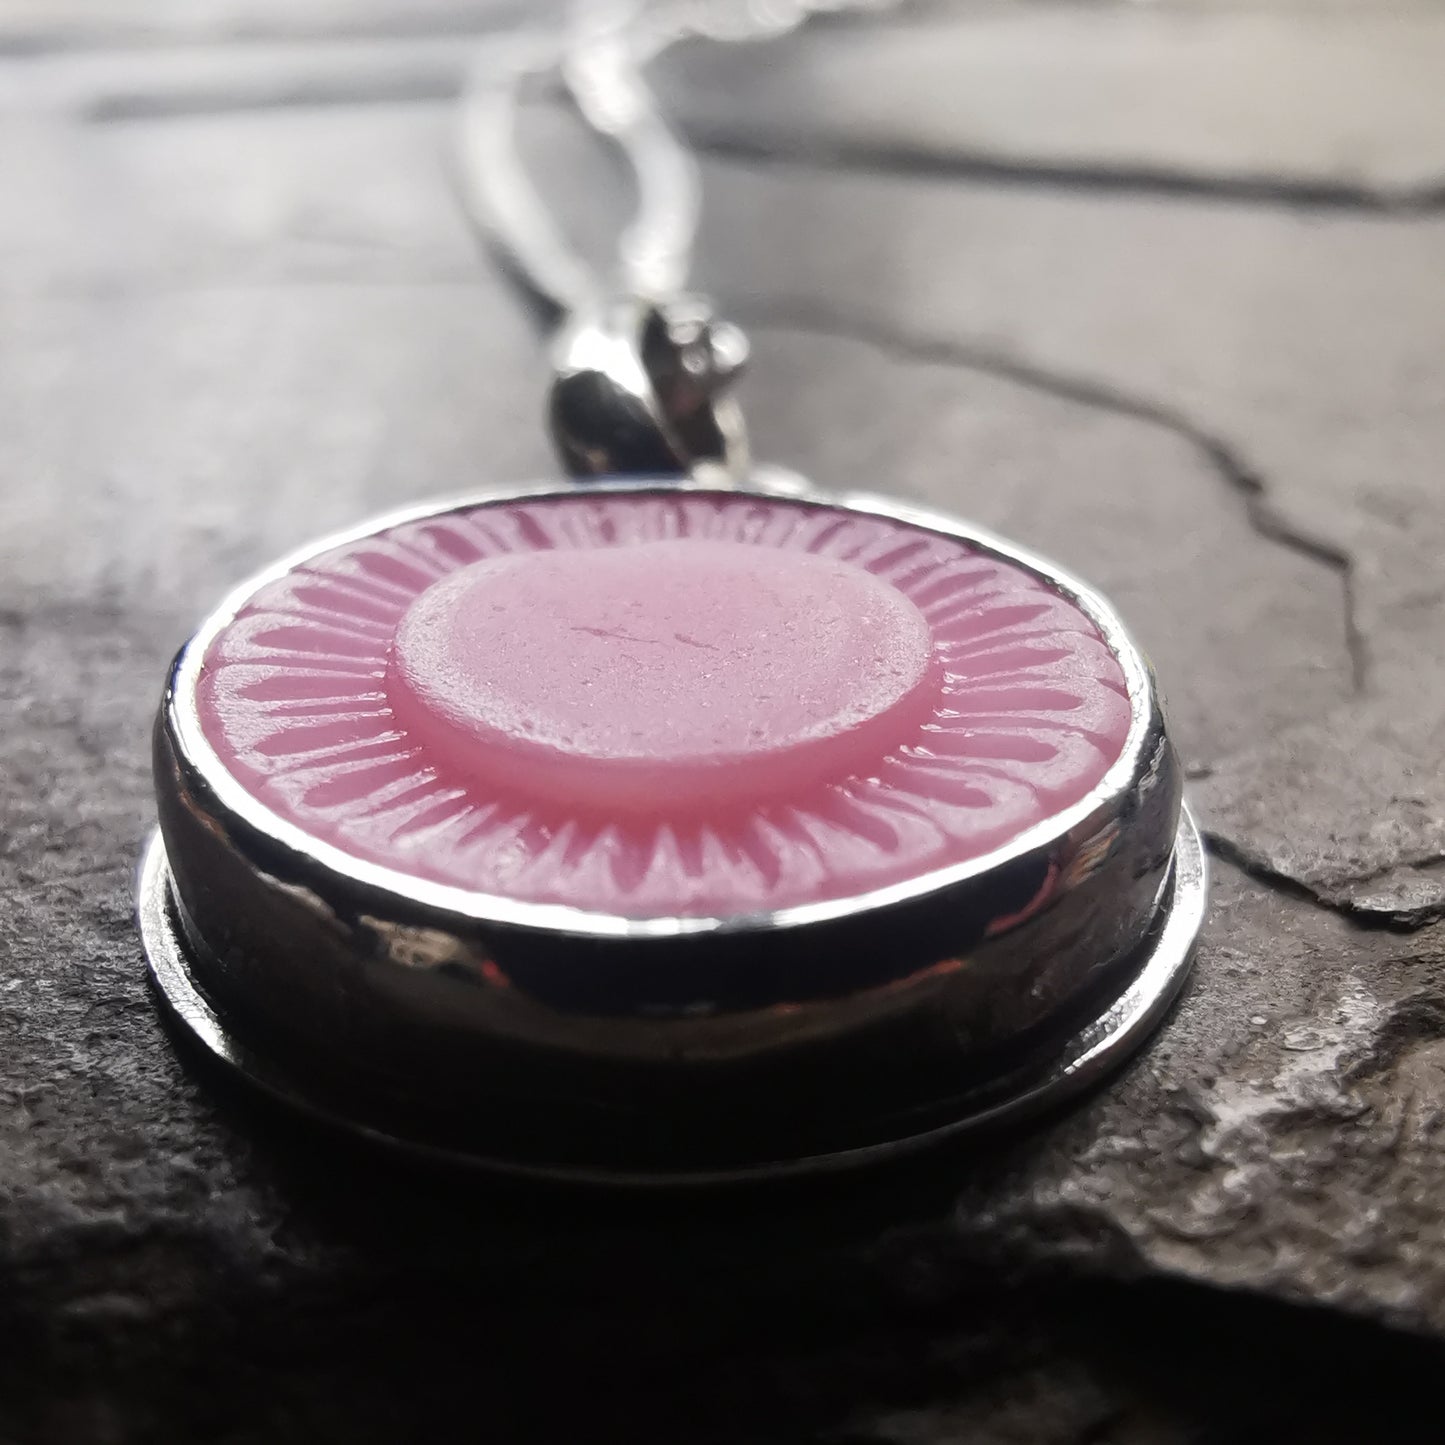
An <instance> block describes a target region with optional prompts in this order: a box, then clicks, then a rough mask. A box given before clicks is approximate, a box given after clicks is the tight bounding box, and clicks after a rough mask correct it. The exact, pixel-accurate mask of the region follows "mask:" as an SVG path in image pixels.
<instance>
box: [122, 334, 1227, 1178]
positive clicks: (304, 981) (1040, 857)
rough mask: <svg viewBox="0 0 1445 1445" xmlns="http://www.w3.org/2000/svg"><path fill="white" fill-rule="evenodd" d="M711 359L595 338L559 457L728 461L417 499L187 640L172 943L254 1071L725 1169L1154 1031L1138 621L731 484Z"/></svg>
mask: <svg viewBox="0 0 1445 1445" xmlns="http://www.w3.org/2000/svg"><path fill="white" fill-rule="evenodd" d="M588 327H590V328H592V332H593V340H592V343H589V344H586V345H581V347H580V351H579V350H578V345H579V343H578V337H579V336H581V337H583V338H584V340H585V336H586V329H587V328H588ZM658 328H661V329H660V331H659V332H658V334H659V335H660V336H661V337H662V338H663V341H664V343H666V345H664V347H663V350H664V351H666V349H667V345H671V344H672V343H676V345H675V346H674V347H673V350H674V351H675V352H676V353H677V354H676V355H671V356H666V357H664V361H663V362H659V361H658V359H657V358H658V346H657V344H656V340H657V338H656V337H655V336H654V337H653V338H652V349H651V352H650V353H649V352H648V350H647V346H648V344H649V343H648V340H647V336H648V332H649V330H654V331H656V330H657V329H658ZM599 331H600V332H605V333H606V334H607V335H609V336H611V337H612V339H613V340H614V341H617V342H619V346H620V347H621V351H622V354H625V355H627V356H629V357H631V358H632V359H633V360H634V361H638V365H636V366H633V367H632V368H631V369H630V370H629V369H627V368H623V370H622V373H621V375H620V376H619V375H618V374H617V372H616V371H615V369H614V370H604V371H595V372H594V371H591V370H589V368H588V367H587V365H585V358H586V357H587V356H588V355H593V354H597V352H598V348H597V346H596V345H595V339H596V334H598V332H599ZM619 338H621V341H619ZM713 340H714V338H713V337H712V335H711V333H710V331H709V330H708V328H707V327H706V326H704V327H703V328H702V329H701V330H699V329H698V327H697V325H696V318H695V317H694V316H689V318H688V320H687V322H686V325H685V326H683V327H682V329H681V330H680V331H679V329H678V326H677V324H676V318H675V317H670V316H669V315H668V313H667V312H666V311H665V310H659V309H657V308H653V307H646V306H643V307H636V306H634V307H632V308H631V309H624V310H623V311H622V312H619V311H617V309H616V308H615V307H613V308H612V309H611V310H609V312H608V313H607V314H606V315H605V316H601V317H597V316H594V317H592V318H590V319H586V320H584V321H583V322H581V323H579V324H578V328H577V329H576V330H575V331H574V333H573V334H570V335H564V337H563V339H562V343H561V360H560V361H559V366H558V381H557V389H556V392H555V394H554V420H555V421H556V423H557V425H558V430H559V431H560V432H561V433H562V435H561V436H560V437H559V442H560V445H561V449H562V451H563V454H564V455H567V456H570V457H571V458H572V459H573V462H574V465H577V463H578V459H579V458H581V459H583V460H584V461H585V460H586V459H594V460H596V461H597V462H598V464H599V465H600V466H601V467H602V468H603V469H605V470H609V471H613V470H615V471H622V472H628V471H635V470H637V462H638V455H637V454H636V453H630V452H628V451H627V449H626V446H625V445H624V443H623V441H620V440H619V438H623V439H626V438H631V439H632V443H635V444H636V445H637V446H638V447H640V448H641V456H643V457H645V458H646V459H647V460H648V462H649V463H655V462H657V461H662V462H668V461H681V460H686V461H687V463H688V469H689V470H690V471H691V472H692V473H693V476H692V477H691V478H690V479H688V478H685V479H680V480H659V479H657V478H655V477H649V476H636V475H633V476H625V477H622V478H619V479H614V480H609V481H603V482H593V483H590V484H587V485H578V484H576V483H559V484H555V485H551V486H540V487H528V488H520V489H515V490H512V491H509V492H501V493H490V494H486V495H482V496H476V497H472V498H468V499H464V500H462V501H459V502H452V503H448V504H446V505H444V506H436V507H429V508H421V509H416V510H413V511H410V512H407V513H403V514H400V515H397V516H393V517H389V518H383V519H381V520H380V521H376V522H373V523H370V524H368V525H366V526H365V527H362V528H360V529H358V530H356V531H354V532H351V533H349V534H347V535H344V536H341V537H334V538H331V539H328V540H326V541H323V542H321V543H318V544H317V545H315V546H313V547H310V548H308V549H306V550H305V551H304V552H303V553H302V554H299V555H297V556H294V557H291V558H288V559H286V560H284V561H282V562H280V563H278V564H277V565H276V566H274V567H272V568H271V569H269V570H268V571H266V572H265V573H263V574H262V575H261V576H260V577H258V578H256V579H253V580H252V581H251V582H248V583H246V584H245V585H244V586H242V587H241V588H239V589H238V590H237V591H235V592H234V593H232V594H231V596H230V597H229V598H227V600H226V601H225V602H224V603H223V604H222V605H221V606H220V607H219V608H218V609H217V610H216V611H215V612H214V613H213V614H212V615H211V616H210V617H209V618H208V619H207V620H206V621H205V622H204V623H203V624H202V626H201V628H200V630H199V631H198V632H197V634H196V636H195V637H194V639H193V640H192V641H191V642H190V643H189V644H188V645H187V646H186V647H185V648H184V649H183V651H182V652H181V654H180V656H179V657H178V659H177V660H176V663H175V665H174V668H173V670H172V673H171V676H170V679H169V682H168V684H167V687H166V691H165V696H164V700H163V702H162V706H161V710H160V716H159V719H158V723H157V728H156V735H155V749H156V754H155V775H156V786H157V797H158V809H159V823H160V826H159V830H158V832H157V834H156V836H155V838H154V840H153V841H152V843H151V845H150V848H149V851H148V853H147V856H146V860H145V863H144V867H143V871H142V878H141V885H140V921H141V929H142V933H143V937H144V942H145V947H146V952H147V955H148V957H149V961H150V967H151V972H152V975H153V978H154V981H155V983H156V985H157V987H158V990H159V992H160V995H161V997H162V998H163V999H164V1000H165V1002H166V1003H167V1004H168V1005H169V1007H170V1009H171V1011H172V1012H173V1014H174V1015H175V1017H176V1018H177V1019H178V1020H179V1021H180V1023H181V1024H182V1025H183V1026H184V1028H185V1029H186V1030H187V1031H188V1032H189V1033H190V1034H191V1035H192V1036H193V1037H194V1039H195V1040H196V1041H197V1042H198V1043H199V1045H200V1046H201V1047H202V1049H203V1050H204V1051H206V1052H208V1053H209V1054H210V1055H212V1056H214V1058H215V1059H216V1060H218V1061H220V1062H221V1063H223V1064H225V1065H228V1066H229V1067H230V1068H232V1069H234V1070H236V1071H238V1072H239V1073H240V1074H242V1075H244V1076H245V1077H246V1078H247V1079H249V1080H250V1081H251V1082H253V1083H254V1084H256V1085H258V1086H259V1087H260V1088H262V1089H263V1090H265V1091H267V1092H268V1093H270V1094H272V1095H275V1096H277V1097H279V1098H282V1099H284V1100H286V1101H287V1102H289V1103H291V1104H294V1105H296V1106H298V1107H299V1108H301V1109H303V1110H304V1111H306V1112H308V1113H310V1114H312V1115H314V1116H317V1117H319V1118H322V1119H324V1120H327V1121H331V1122H333V1123H337V1124H341V1125H344V1126H346V1127H347V1128H350V1129H352V1130H355V1131H359V1132H361V1133H363V1134H365V1135H368V1136H371V1137H373V1138H377V1139H381V1140H386V1141H389V1142H393V1143H396V1144H400V1145H403V1146H405V1147H407V1148H409V1149H412V1150H416V1151H418V1152H421V1153H423V1154H427V1155H433V1156H439V1157H443V1158H447V1159H454V1160H461V1161H467V1162H472V1163H478V1164H483V1165H487V1166H490V1167H493V1168H497V1169H503V1170H509V1171H514V1172H518V1173H523V1174H529V1175H538V1176H548V1177H570V1178H583V1179H591V1180H605V1181H611V1182H641V1183H648V1182H698V1181H711V1180H716V1179H733V1178H746V1177H752V1176H760V1175H766V1176H770V1175H777V1174H787V1173H792V1172H797V1171H808V1170H818V1169H826V1168H833V1167H839V1166H843V1165H848V1164H852V1163H855V1162H860V1161H863V1160H867V1159H871V1158H877V1157H880V1156H887V1155H891V1154H895V1153H897V1152H900V1151H902V1150H905V1149H909V1148H912V1147H916V1146H919V1145H921V1144H924V1143H928V1142H931V1141H936V1140H939V1139H943V1138H948V1137H952V1136H955V1135H959V1134H962V1133H965V1132H967V1131H969V1130H973V1129H977V1128H979V1127H981V1126H984V1125H990V1124H996V1123H999V1122H1001V1121H1004V1120H1007V1119H1011V1118H1015V1117H1018V1116H1021V1115H1024V1114H1027V1113H1030V1112H1034V1111H1036V1110H1038V1109H1040V1108H1042V1107H1044V1106H1046V1105H1049V1104H1051V1103H1054V1102H1056V1101H1058V1100H1059V1099H1061V1098H1063V1097H1064V1096H1066V1095H1068V1094H1070V1093H1072V1092H1074V1091H1076V1090H1079V1089H1081V1088H1083V1087H1084V1086H1086V1085H1088V1084H1090V1083H1092V1082H1094V1081H1096V1080H1097V1079H1099V1078H1100V1077H1101V1076H1102V1075H1103V1074H1104V1073H1106V1072H1107V1071H1108V1070H1109V1069H1111V1068H1112V1067H1114V1066H1116V1065H1117V1064H1118V1063H1119V1062H1120V1061H1121V1060H1122V1059H1123V1058H1124V1057H1126V1056H1127V1055H1128V1053H1129V1052H1130V1051H1131V1050H1132V1049H1133V1048H1135V1047H1136V1046H1137V1045H1138V1044H1139V1043H1140V1042H1141V1041H1142V1040H1143V1039H1144V1038H1145V1037H1146V1035H1147V1034H1148V1032H1149V1031H1150V1029H1151V1028H1152V1027H1153V1026H1154V1025H1155V1024H1156V1023H1157V1022H1158V1020H1159V1019H1160V1017H1161V1016H1162V1014H1163V1013H1164V1011H1165V1010H1166V1008H1167V1006H1168V1005H1169V1003H1170V1001H1171V1000H1172V998H1173V997H1174V995H1175V993H1176V991H1177V990H1178V988H1179V987H1180V985H1181V983H1182V981H1183V979H1184V977H1185V974H1186V972H1187V969H1188V964H1189V959H1190V951H1191V947H1192V945H1193V942H1194V938H1195V935H1196V933H1197V931H1198V929H1199V926H1200V922H1201V919H1202V915H1203V909H1204V902H1205V873H1204V860H1203V856H1202V853H1201V850H1200V845H1199V839H1198V836H1197V834H1196V831H1195V828H1194V825H1193V823H1192V821H1191V820H1190V817H1189V814H1188V812H1187V810H1186V809H1185V808H1184V807H1183V805H1182V803H1181V783H1180V772H1179V766H1178V763H1177V761H1176V759H1175V756H1174V753H1173V751H1172V749H1171V747H1170V744H1169V740H1168V737H1167V733H1166V728H1165V721H1164V717H1163V713H1162V711H1161V708H1160V702H1159V698H1158V694H1157V692H1156V688H1155V683H1154V679H1153V676H1152V674H1151V672H1150V669H1149V667H1148V665H1147V663H1146V662H1145V660H1144V658H1143V657H1142V655H1141V654H1140V652H1139V651H1138V649H1137V648H1136V647H1135V646H1134V644H1133V643H1132V642H1131V641H1130V639H1129V637H1128V635H1127V633H1126V632H1125V630H1124V628H1123V626H1122V624H1121V623H1120V621H1119V619H1118V618H1117V617H1116V616H1115V614H1114V613H1113V611H1112V610H1111V609H1110V607H1109V606H1108V605H1107V603H1105V602H1104V601H1103V600H1102V599H1101V598H1099V597H1098V596H1097V595H1096V594H1094V593H1092V592H1090V591H1089V590H1088V589H1087V588H1085V587H1083V586H1082V585H1081V584H1079V583H1077V582H1075V581H1074V580H1073V579H1071V578H1070V577H1068V576H1067V575H1066V574H1064V573H1063V572H1061V571H1060V570H1059V569H1057V568H1056V567H1054V566H1052V565H1051V564H1049V563H1047V562H1044V561H1042V560H1040V559H1039V558H1037V557H1033V556H1031V555H1029V554H1028V553H1026V552H1024V551H1021V550H1020V549H1017V548H1014V547H1012V546H1010V545H1008V544H1006V543H1004V542H1002V541H1000V540H998V539H996V538H994V537H991V536H988V535H987V534H985V533H983V532H980V531H978V530H977V529H975V528H972V527H969V526H967V525H965V524H963V523H961V522H958V521H956V520H954V519H952V518H949V517H946V516H942V515H939V514H936V513H933V512H930V511H925V510H923V509H920V508H917V507H913V506H908V505H905V504H902V503H899V502H896V501H890V500H886V499H884V498H882V497H874V496H859V495H842V496H834V495H829V494H827V493H824V492H822V491H818V490H816V489H814V488H813V487H811V486H808V485H805V484H801V483H799V482H797V481H796V479H787V478H779V477H778V476H777V475H776V474H771V473H767V472H762V473H751V472H750V473H748V474H747V477H746V478H745V479H744V480H742V481H737V480H732V479H730V478H729V476H728V475H727V474H726V472H725V471H720V470H718V468H720V467H723V466H724V465H725V464H726V463H728V461H729V459H730V457H731V456H732V453H731V451H730V449H731V448H733V447H734V446H736V445H737V438H738V433H737V428H736V427H735V426H733V425H731V424H727V425H724V424H723V422H724V421H725V420H726V418H723V417H721V416H720V415H719V409H718V406H717V405H716V402H717V396H716V393H717V392H718V391H720V389H721V383H720V379H721V376H722V372H721V370H720V369H719V371H717V372H715V373H709V372H708V370H707V368H706V367H698V366H696V365H694V366H692V367H691V368H688V367H686V366H681V367H680V366H678V365H676V362H677V358H678V356H679V355H681V354H682V353H683V351H684V350H685V348H687V347H693V348H696V347H697V346H699V345H701V346H703V347H704V351H705V353H706V355H708V356H712V355H714V354H722V355H731V353H732V347H733V343H732V342H731V341H729V342H728V344H727V346H725V347H721V348H715V347H714V345H713ZM622 342H625V343H626V345H625V346H623V345H621V343H622ZM589 348H590V349H589ZM617 350H618V347H616V346H615V347H614V348H613V353H614V354H615V353H616V352H617ZM579 356H580V357H581V358H582V362H583V364H572V363H573V362H575V361H577V358H578V357H579ZM649 356H650V360H648V361H645V362H644V361H642V360H641V359H642V358H647V357H649ZM568 357H571V358H572V360H571V361H569V360H568V359H567V358H568ZM732 369H735V368H729V370H728V375H729V376H730V375H731V370H732ZM678 374H685V375H687V376H690V377H692V378H693V380H694V382H696V381H697V380H698V378H700V377H701V378H703V379H704V381H705V382H706V384H705V385H700V386H699V387H698V389H697V390H696V391H695V392H694V394H693V395H692V396H691V397H690V398H689V397H685V398H683V399H682V400H683V401H685V402H687V406H686V407H684V415H685V417H686V419H687V420H688V423H689V425H688V426H685V427H684V426H679V425H673V424H671V421H670V419H673V418H675V417H676V416H677V415H678V412H677V408H678V407H679V406H680V405H682V402H680V401H679V398H678V397H677V396H676V395H673V396H672V397H671V398H670V399H669V398H668V397H667V395H666V393H665V391H664V388H663V386H662V384H661V383H662V380H663V378H664V377H668V376H671V377H674V378H675V376H676V375H678ZM709 378H710V379H709ZM579 395H581V396H582V397H583V398H584V400H585V404H579V403H578V401H577V397H578V396H579ZM569 398H570V399H569ZM604 423H605V425H604ZM709 438H710V439H711V447H712V450H711V452H710V453H709V452H707V451H704V452H703V453H702V454H701V455H699V454H698V452H697V451H696V450H694V451H692V452H688V448H689V447H693V448H698V447H700V446H702V445H704V444H705V443H707V441H708V439H709ZM700 439H701V440H700ZM709 465H711V466H712V470H711V472H710V471H709Z"/></svg>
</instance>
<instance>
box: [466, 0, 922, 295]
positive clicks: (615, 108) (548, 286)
mask: <svg viewBox="0 0 1445 1445" xmlns="http://www.w3.org/2000/svg"><path fill="white" fill-rule="evenodd" d="M899 3H900V0H652V3H648V0H577V3H575V4H573V5H572V6H571V8H570V10H569V12H568V15H567V19H566V20H565V22H564V24H563V25H562V27H561V29H560V31H557V30H554V31H534V32H531V33H529V34H527V35H524V36H521V37H519V38H518V39H517V40H516V42H515V43H514V45H513V46H512V48H511V49H510V50H509V51H508V52H507V54H506V55H505V56H502V57H499V56H498V55H497V54H496V53H495V52H489V53H488V54H486V55H484V56H483V57H482V59H481V60H480V61H479V62H478V64H477V65H476V66H475V67H474V69H473V72H472V74H471V76H470V77H469V80H468V84H467V87H466V91H465V94H464V97H463V101H462V107H461V117H460V127H459V136H458V147H457V160H458V178H459V186H460V190H461V194H462V198H463V201H464V203H465V204H466V206H467V209H468V211H469V213H470V215H471V216H472V218H473V220H474V221H475V223H476V224H477V225H478V226H479V227H480V228H481V229H482V230H483V232H484V233H485V234H486V236H487V237H488V238H489V239H490V240H491V241H492V242H493V244H495V245H496V246H498V247H499V248H500V249H501V251H502V253H503V255H504V257H505V258H506V260H507V261H508V263H509V267H510V269H511V270H512V271H513V272H514V273H515V274H516V275H517V277H518V278H519V279H520V280H521V282H522V283H523V284H524V285H525V286H526V287H527V289H528V291H529V292H531V293H532V294H533V296H534V297H535V298H536V299H537V300H538V301H539V302H540V303H541V304H542V305H543V306H544V307H545V308H546V309H547V310H549V311H550V312H552V313H553V315H554V318H560V317H562V316H566V315H568V314H573V313H576V312H579V311H581V310H583V309H585V308H587V307H590V306H595V305H596V304H597V303H598V302H599V300H600V299H601V298H603V297H605V296H607V295H610V294H616V293H618V292H621V293H623V294H627V295H631V296H635V297H638V298H640V299H643V300H648V301H654V302H664V301H667V300H669V299H671V298H673V297H676V296H677V295H679V294H681V293H682V292H683V291H685V289H686V285H687V277H688V272H689V270H690V267H691V261H692V249H693V241H694V237H695V235H696V231H697V222H698V213H699V208H700V201H701V195H700V184H699V179H698V172H697V165H696V162H695V160H694V158H693V156H692V154H691V152H690V151H689V150H688V148H687V146H686V145H685V144H684V143H683V141H682V140H681V139H680V138H679V137H678V135H677V134H676V133H675V131H674V130H673V129H672V127H671V126H670V125H669V124H668V123H667V121H666V119H665V118H664V116H663V114H662V111H661V109H660V107H659V106H658V104H657V100H656V97H655V96H654V95H653V93H652V91H651V89H650V88H649V87H648V85H647V82H646V80H645V79H644V74H643V72H644V69H645V67H646V66H647V65H648V64H649V63H650V62H651V61H653V60H654V59H656V58H657V56H659V55H660V54H661V53H662V52H663V51H665V50H666V49H668V48H669V47H670V46H672V45H674V44H676V43H678V42H679V41H682V40H687V39H695V38H696V39H708V40H714V41H721V42H728V43H737V42H743V41H753V40H767V39H774V38H777V37H780V36H783V35H786V34H787V33H788V32H790V31H792V30H795V29H797V28H798V27H799V26H801V25H802V24H804V23H805V22H806V21H808V20H809V19H811V18H812V17H813V16H815V15H838V14H843V13H850V12H851V13H881V12H883V11H886V10H890V9H893V8H894V7H895V6H896V5H897V4H899ZM549 80H550V81H553V82H555V81H557V80H560V81H561V83H562V85H563V86H564V87H565V90H566V93H567V95H568V97H569V99H570V100H571V102H572V104H573V105H574V107H575V108H576V110H577V112H578V114H579V115H580V116H581V117H582V119H583V120H584V121H585V123H586V124H587V125H588V126H589V127H590V128H591V129H592V130H593V131H595V132H596V133H597V134H598V135H600V136H603V137H605V138H606V139H607V140H608V141H610V142H611V143H613V144H614V145H616V146H617V148H618V149H619V150H620V151H621V152H622V155H623V156H624V158H625V159H626V161H627V163H628V166H629V168H630V170H631V172H632V176H633V179H634V184H635V186H636V192H637V208H636V212H635V214H634V216H633V218H632V220H631V222H630V223H629V224H628V225H627V227H626V228H625V229H624V231H623V232H622V234H621V236H620V237H619V238H618V242H617V261H616V271H615V274H614V275H611V276H606V277H602V276H598V275H597V274H596V273H595V272H594V271H593V270H592V268H590V267H589V266H588V265H587V264H586V263H585V262H584V261H583V260H582V259H581V257H579V256H578V255H577V254H576V253H575V252H574V251H573V250H572V248H571V247H570V246H569V245H568V244H567V242H566V241H565V239H564V238H563V236H562V233H561V231H560V229H559V228H558V226H557V225H556V223H555V221H554V220H553V218H552V216H551V215H550V213H549V212H548V210H547V207H546V205H545V204H544V203H543V201H542V198H541V196H540V194H539V192H538V191H537V189H536V187H535V186H534V185H533V184H532V181H531V178H530V177H529V176H528V175H527V171H526V167H525V166H524V165H523V163H522V159H521V155H520V153H519V151H518V148H517V144H516V118H517V111H518V108H519V106H520V103H521V99H522V95H523V92H524V89H525V88H526V87H527V85H528V84H529V83H537V82H545V81H549Z"/></svg>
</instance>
